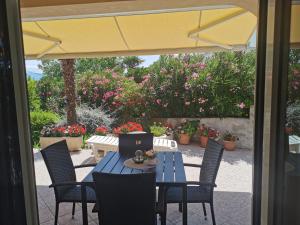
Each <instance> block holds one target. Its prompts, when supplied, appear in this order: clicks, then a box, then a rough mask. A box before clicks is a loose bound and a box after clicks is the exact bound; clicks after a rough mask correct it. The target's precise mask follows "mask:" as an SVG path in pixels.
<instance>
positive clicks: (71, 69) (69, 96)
mask: <svg viewBox="0 0 300 225" xmlns="http://www.w3.org/2000/svg"><path fill="white" fill-rule="evenodd" d="M60 63H61V68H62V73H63V77H64V84H65V96H66V100H67V104H66V105H67V122H68V124H69V125H71V124H74V123H76V122H77V116H76V90H75V59H61V60H60Z"/></svg>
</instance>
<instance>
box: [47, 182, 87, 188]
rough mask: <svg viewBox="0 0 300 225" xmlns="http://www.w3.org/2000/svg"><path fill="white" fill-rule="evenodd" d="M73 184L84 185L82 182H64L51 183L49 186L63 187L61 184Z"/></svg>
mask: <svg viewBox="0 0 300 225" xmlns="http://www.w3.org/2000/svg"><path fill="white" fill-rule="evenodd" d="M73 185H82V183H81V182H62V183H56V184H51V185H49V188H52V187H61V186H73Z"/></svg>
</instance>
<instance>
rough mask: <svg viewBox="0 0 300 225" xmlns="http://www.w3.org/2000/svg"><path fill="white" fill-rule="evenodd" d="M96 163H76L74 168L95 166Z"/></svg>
mask: <svg viewBox="0 0 300 225" xmlns="http://www.w3.org/2000/svg"><path fill="white" fill-rule="evenodd" d="M96 165H97V163H89V164H82V165H77V166H74V168H75V169H78V168H84V167H92V166H93V167H95V166H96Z"/></svg>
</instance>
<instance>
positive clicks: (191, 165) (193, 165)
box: [183, 163, 202, 168]
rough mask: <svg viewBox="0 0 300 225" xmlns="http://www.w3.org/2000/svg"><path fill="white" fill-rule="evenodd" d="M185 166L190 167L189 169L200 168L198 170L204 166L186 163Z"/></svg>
mask: <svg viewBox="0 0 300 225" xmlns="http://www.w3.org/2000/svg"><path fill="white" fill-rule="evenodd" d="M183 165H184V166H188V167H198V168H201V167H202V165H199V164H192V163H184V164H183Z"/></svg>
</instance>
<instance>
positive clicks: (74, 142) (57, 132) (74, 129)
mask: <svg viewBox="0 0 300 225" xmlns="http://www.w3.org/2000/svg"><path fill="white" fill-rule="evenodd" d="M85 133H86V129H85V127H84V126H83V125H80V124H74V125H71V126H67V127H66V126H58V127H56V126H48V127H44V128H43V129H42V131H41V136H40V145H41V148H46V147H47V146H49V145H51V144H54V143H56V142H59V141H62V140H66V142H67V145H68V149H69V151H76V150H80V149H81V146H82V144H83V135H85Z"/></svg>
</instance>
